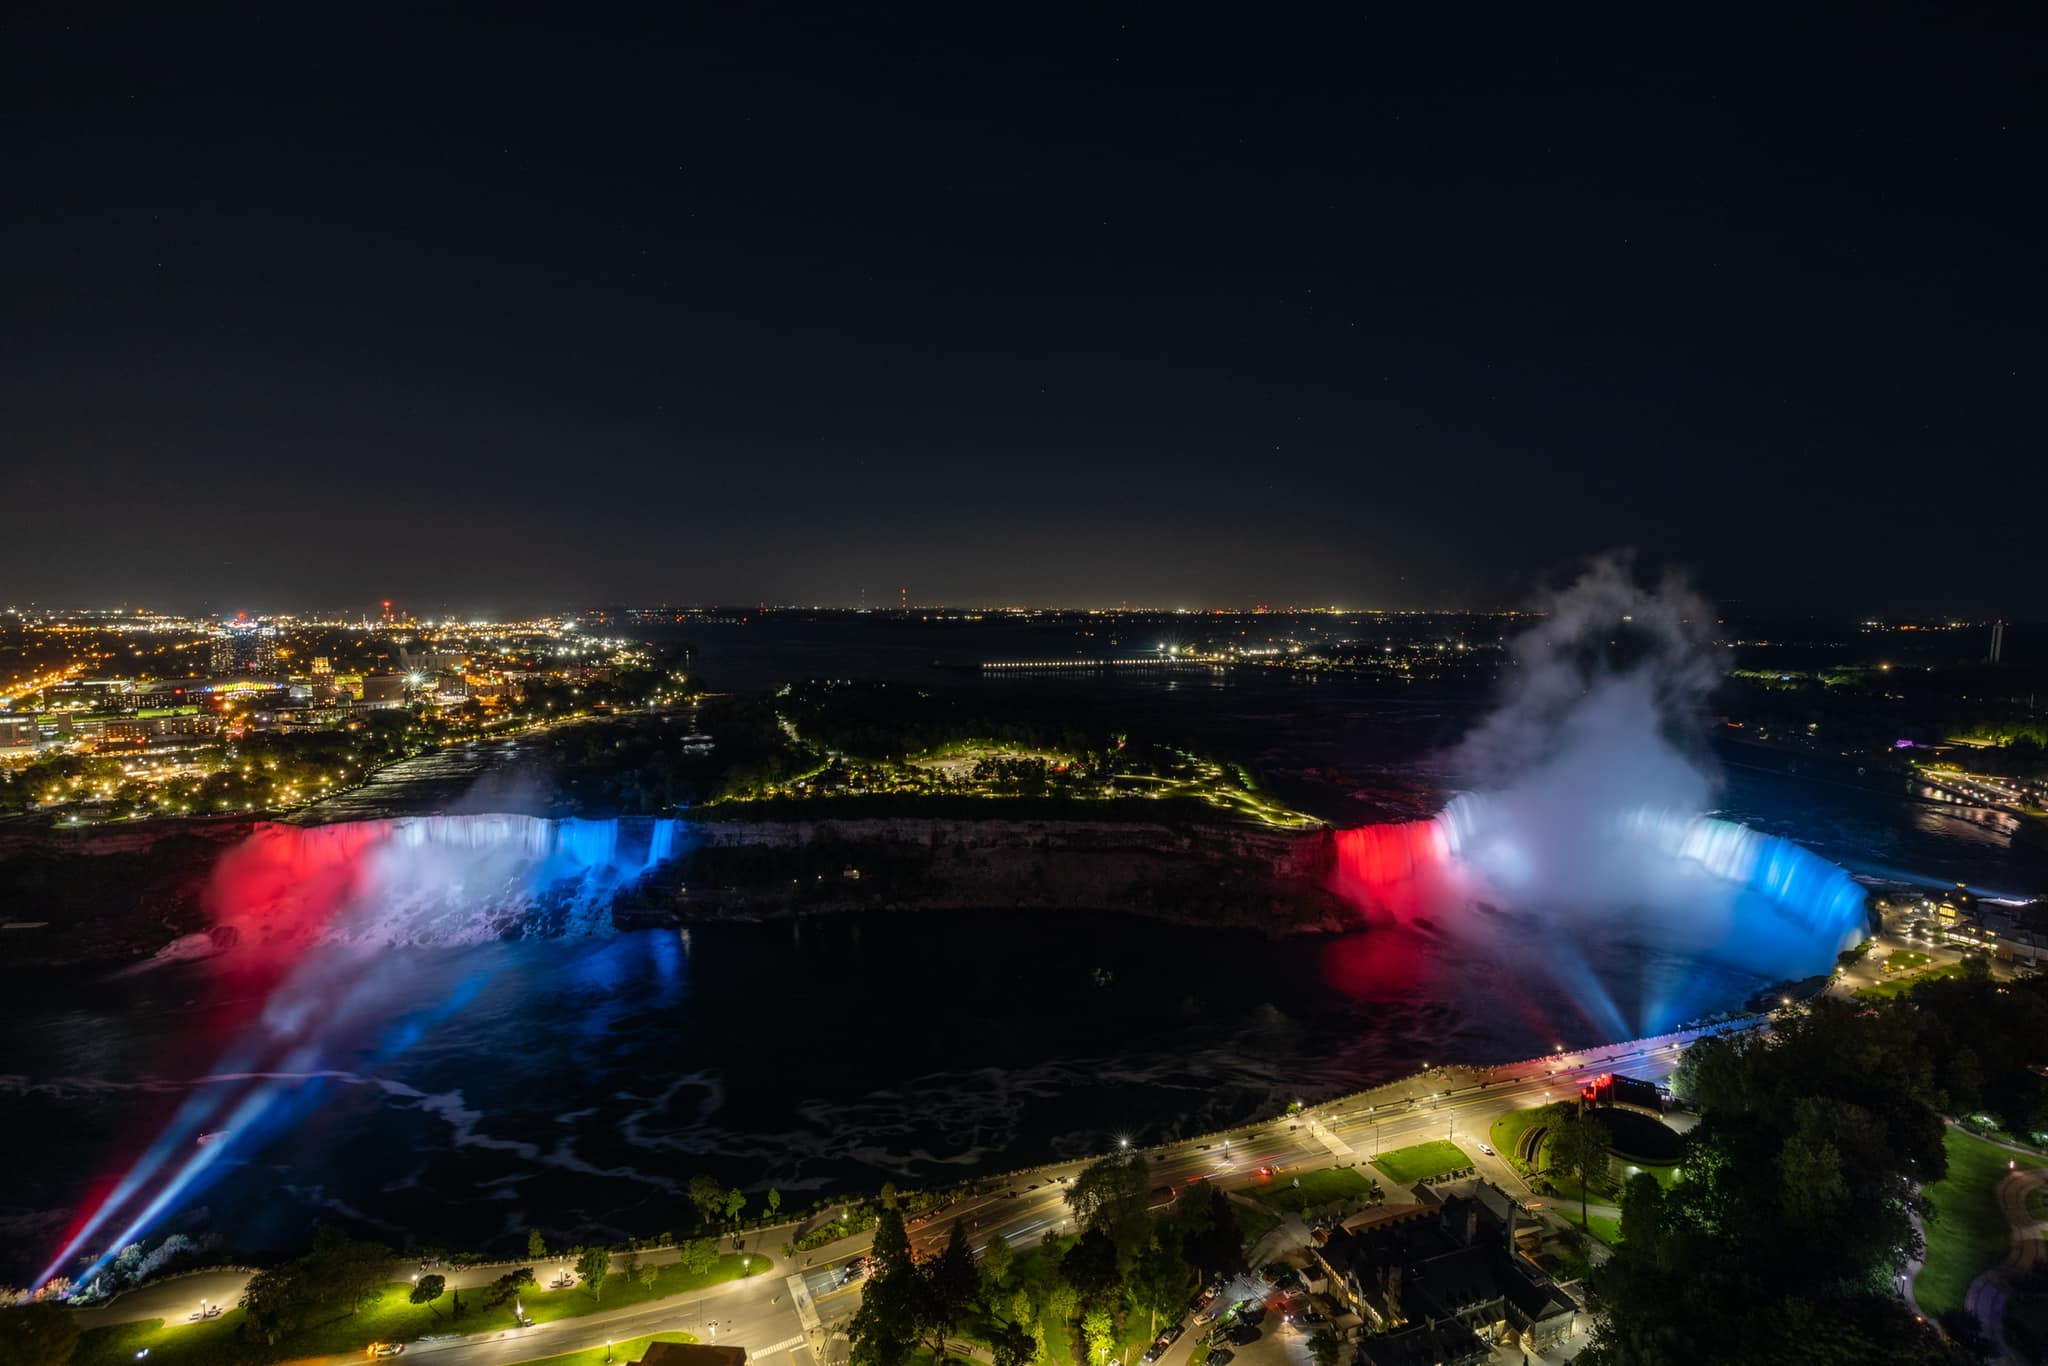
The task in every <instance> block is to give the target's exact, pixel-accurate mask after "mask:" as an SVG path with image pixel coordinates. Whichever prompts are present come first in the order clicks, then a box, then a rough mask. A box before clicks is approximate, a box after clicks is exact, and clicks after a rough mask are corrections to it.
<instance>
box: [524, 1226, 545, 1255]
mask: <svg viewBox="0 0 2048 1366" xmlns="http://www.w3.org/2000/svg"><path fill="white" fill-rule="evenodd" d="M526 1255H527V1256H529V1257H531V1258H533V1260H535V1261H536V1262H540V1261H545V1260H547V1255H548V1245H547V1240H546V1239H544V1238H542V1237H541V1236H540V1230H539V1229H537V1228H535V1229H528V1230H527V1231H526Z"/></svg>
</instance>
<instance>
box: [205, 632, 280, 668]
mask: <svg viewBox="0 0 2048 1366" xmlns="http://www.w3.org/2000/svg"><path fill="white" fill-rule="evenodd" d="M213 672H214V673H215V674H216V675H218V676H220V677H222V678H226V677H229V676H230V675H233V674H267V673H275V672H277V628H276V627H275V626H264V625H261V624H259V623H257V622H253V621H235V622H229V623H228V624H226V625H224V626H222V627H220V628H219V629H218V630H217V631H215V632H214V635H213Z"/></svg>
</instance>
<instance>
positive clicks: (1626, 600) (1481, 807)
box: [1447, 554, 1721, 911]
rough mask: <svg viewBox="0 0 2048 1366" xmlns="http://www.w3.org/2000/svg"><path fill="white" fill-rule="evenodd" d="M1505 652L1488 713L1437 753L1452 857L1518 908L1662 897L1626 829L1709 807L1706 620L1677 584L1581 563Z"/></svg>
mask: <svg viewBox="0 0 2048 1366" xmlns="http://www.w3.org/2000/svg"><path fill="white" fill-rule="evenodd" d="M1539 610H1540V612H1541V613H1542V615H1541V618H1540V619H1539V620H1538V622H1537V624H1536V625H1535V626H1533V627H1532V628H1531V629H1530V630H1528V631H1526V632H1525V633H1523V634H1522V635H1521V636H1519V637H1518V638H1516V639H1515V640H1514V641H1513V642H1512V644H1511V647H1510V649H1511V663H1510V666H1509V668H1508V669H1507V671H1506V672H1505V675H1504V680H1503V682H1504V686H1503V689H1502V693H1501V697H1500V700H1499V703H1498V704H1497V706H1496V708H1495V709H1494V711H1493V712H1492V713H1491V714H1490V715H1488V716H1487V717H1486V718H1485V720H1483V721H1482V722H1481V723H1480V724H1479V725H1478V726H1477V727H1476V728H1475V729H1474V730H1473V731H1472V732H1471V734H1470V735H1468V736H1467V737H1466V739H1465V740H1464V741H1463V742H1462V743H1461V744H1460V745H1459V746H1458V748H1457V750H1456V751H1455V752H1454V753H1453V755H1452V756H1451V758H1452V766H1453V770H1454V772H1455V773H1456V774H1457V776H1458V778H1459V779H1460V781H1461V784H1462V785H1463V786H1464V787H1465V788H1466V789H1467V791H1466V795H1464V796H1462V797H1460V798H1458V799H1457V800H1456V801H1455V802H1454V803H1453V805H1452V808H1451V810H1450V811H1449V812H1448V813H1447V815H1448V816H1449V818H1450V819H1451V820H1452V822H1453V824H1454V826H1455V827H1456V828H1457V830H1458V833H1459V836H1460V852H1461V854H1462V856H1463V857H1464V858H1466V859H1467V860H1468V861H1469V862H1470V863H1472V864H1473V865H1474V866H1475V867H1477V868H1478V869H1480V870H1481V871H1483V872H1484V873H1485V874H1486V875H1487V877H1488V879H1489V880H1490V881H1491V882H1492V883H1493V884H1494V885H1495V887H1497V888H1498V889H1499V890H1500V891H1501V892H1502V893H1503V894H1506V895H1508V896H1510V897H1512V898H1513V899H1515V900H1516V901H1517V902H1519V903H1521V904H1526V905H1544V906H1548V907H1551V908H1570V909H1573V910H1579V911H1585V910H1593V909H1612V908H1616V907H1624V906H1626V907H1632V908H1641V907H1644V906H1645V905H1656V904H1657V903H1658V902H1660V901H1662V900H1664V899H1665V897H1666V895H1667V890H1668V889H1667V888H1666V887H1665V886H1664V882H1665V880H1666V876H1665V875H1666V874H1667V872H1668V868H1667V866H1666V865H1667V863H1668V860H1666V859H1664V858H1662V857H1659V856H1655V855H1653V854H1651V853H1650V852H1649V851H1648V850H1647V849H1646V848H1645V846H1644V844H1643V842H1642V841H1641V840H1639V839H1634V838H1631V837H1629V835H1628V833H1627V832H1628V831H1629V830H1631V829H1634V828H1639V827H1640V822H1641V818H1642V815H1643V813H1646V812H1654V813H1657V816H1658V818H1659V819H1660V820H1662V821H1664V822H1666V823H1668V824H1677V823H1683V822H1685V821H1689V820H1691V819H1693V818H1695V817H1698V816H1700V815H1702V814H1703V813H1705V812H1706V811H1707V809H1708V808H1709V806H1710V805H1711V802H1712V798H1713V795H1714V791H1715V788H1716V786H1717V779H1716V775H1715V769H1714V765H1713V763H1712V760H1711V758H1710V756H1709V755H1708V754H1707V752H1706V748H1705V743H1704V729H1705V727H1704V713H1705V705H1706V702H1707V699H1708V697H1709V696H1710V695H1711V694H1712V692H1713V689H1714V687H1715V685H1716V683H1717V682H1718V681H1719V679H1720V676H1721V661H1719V660H1718V659H1717V658H1716V657H1715V650H1714V647H1713V644H1712V639H1711V635H1710V632H1709V629H1708V628H1709V626H1710V625H1711V623H1712V621H1713V613H1712V610H1711V609H1710V608H1709V607H1708V606H1707V604H1706V603H1705V602H1704V601H1703V600H1702V599H1701V598H1700V597H1699V596H1698V595H1697V594H1696V593H1694V592H1693V591H1692V589H1691V588H1690V587H1689V586H1688V585H1687V584H1686V583H1685V582H1684V580H1683V579H1681V578H1679V577H1677V576H1676V575H1666V576H1665V577H1664V578H1663V579H1662V580H1661V581H1659V582H1658V583H1656V584H1655V585H1654V586H1648V585H1645V584H1643V583H1641V582H1639V581H1638V580H1637V578H1636V575H1635V568H1634V564H1633V562H1632V560H1631V559H1630V557H1629V556H1627V555H1625V554H1615V555H1609V556H1605V557H1602V558H1599V559H1596V560H1593V561H1592V562H1590V563H1589V564H1588V565H1587V566H1586V568H1585V569H1584V571H1583V572H1582V573H1581V574H1580V575H1579V576H1578V577H1577V579H1576V580H1574V581H1573V582H1572V583H1571V585H1570V586H1569V587H1566V588H1564V589H1563V590H1561V591H1558V592H1556V593H1554V594H1552V595H1550V596H1549V597H1548V598H1547V600H1545V601H1543V602H1542V603H1540V604H1539Z"/></svg>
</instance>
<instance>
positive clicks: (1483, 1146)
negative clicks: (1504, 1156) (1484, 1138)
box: [1479, 1143, 1493, 1157]
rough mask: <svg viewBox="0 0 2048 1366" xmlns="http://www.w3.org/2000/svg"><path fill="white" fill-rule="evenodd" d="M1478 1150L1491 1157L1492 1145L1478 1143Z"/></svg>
mask: <svg viewBox="0 0 2048 1366" xmlns="http://www.w3.org/2000/svg"><path fill="white" fill-rule="evenodd" d="M1479 1151H1480V1152H1482V1153H1485V1154H1486V1155H1487V1156H1488V1157H1492V1156H1493V1145H1492V1144H1491V1143H1482V1144H1480V1145H1479Z"/></svg>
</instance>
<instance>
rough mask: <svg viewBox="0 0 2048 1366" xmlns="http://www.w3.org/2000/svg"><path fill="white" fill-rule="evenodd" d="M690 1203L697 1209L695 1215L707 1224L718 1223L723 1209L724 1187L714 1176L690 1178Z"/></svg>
mask: <svg viewBox="0 0 2048 1366" xmlns="http://www.w3.org/2000/svg"><path fill="white" fill-rule="evenodd" d="M689 1189H690V1203H691V1204H693V1205H695V1206H696V1207H697V1215H698V1217H699V1218H701V1219H702V1220H703V1221H704V1222H705V1223H707V1224H714V1223H717V1222H718V1216H719V1215H720V1213H722V1212H723V1211H724V1209H725V1187H724V1186H723V1185H721V1184H720V1183H719V1181H718V1178H717V1177H714V1176H693V1177H691V1178H690V1188H689Z"/></svg>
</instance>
